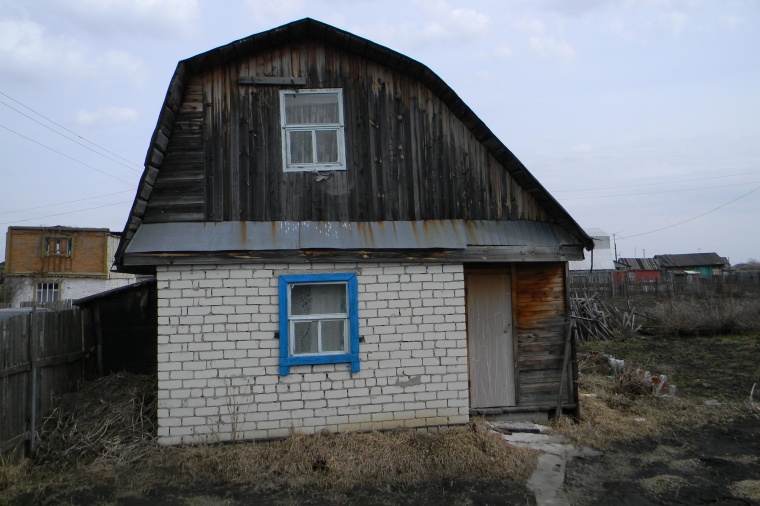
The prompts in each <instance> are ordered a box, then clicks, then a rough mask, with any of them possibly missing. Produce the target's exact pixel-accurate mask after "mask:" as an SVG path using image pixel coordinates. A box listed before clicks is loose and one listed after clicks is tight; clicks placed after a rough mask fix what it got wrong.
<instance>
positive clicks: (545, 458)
mask: <svg viewBox="0 0 760 506" xmlns="http://www.w3.org/2000/svg"><path fill="white" fill-rule="evenodd" d="M564 482H565V459H564V458H562V457H559V456H557V455H552V454H549V453H542V454H541V455H539V456H538V464H537V465H536V470H535V471H534V472H533V474H532V475H531V477H530V479H528V483H527V486H528V490H530V491H531V492H533V495H534V496H535V498H536V506H570V503H568V502H567V501H565V500H563V499H560V498H559V497H558V493H559V490H560V489H561V488H562V484H563V483H564Z"/></svg>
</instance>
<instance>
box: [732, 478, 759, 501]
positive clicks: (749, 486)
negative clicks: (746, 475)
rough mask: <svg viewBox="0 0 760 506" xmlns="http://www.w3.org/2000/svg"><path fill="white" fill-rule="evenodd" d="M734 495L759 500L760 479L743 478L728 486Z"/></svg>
mask: <svg viewBox="0 0 760 506" xmlns="http://www.w3.org/2000/svg"><path fill="white" fill-rule="evenodd" d="M728 489H729V490H730V491H731V493H732V494H733V496H734V497H738V498H740V499H746V500H748V501H752V502H760V480H744V481H738V482H736V483H732V484H731V485H729V486H728Z"/></svg>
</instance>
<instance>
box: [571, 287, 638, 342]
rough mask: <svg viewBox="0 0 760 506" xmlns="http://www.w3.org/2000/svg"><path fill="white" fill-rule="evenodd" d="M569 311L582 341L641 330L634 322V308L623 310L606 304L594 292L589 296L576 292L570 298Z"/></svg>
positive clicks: (609, 337)
mask: <svg viewBox="0 0 760 506" xmlns="http://www.w3.org/2000/svg"><path fill="white" fill-rule="evenodd" d="M570 312H571V316H572V317H573V319H575V322H576V329H577V332H578V338H579V339H582V340H584V341H590V340H607V339H612V338H613V337H615V336H629V335H633V334H636V333H637V332H638V331H639V330H641V325H639V324H637V323H636V314H637V313H636V311H635V309H633V308H631V309H629V310H625V309H620V308H617V307H615V306H612V305H610V304H606V303H605V302H603V301H602V300H600V299H599V298H598V296H597V294H596V293H594V294H592V295H591V296H588V295H587V294H583V296H579V295H578V294H577V293H576V294H575V296H573V297H571V298H570Z"/></svg>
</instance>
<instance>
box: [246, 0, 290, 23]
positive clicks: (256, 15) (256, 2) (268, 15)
mask: <svg viewBox="0 0 760 506" xmlns="http://www.w3.org/2000/svg"><path fill="white" fill-rule="evenodd" d="M246 7H247V8H248V10H249V11H250V12H251V15H252V16H253V20H254V21H255V22H256V23H258V24H260V25H263V26H269V27H270V28H273V27H274V26H273V25H275V24H280V23H286V22H289V21H293V20H294V19H295V18H297V17H302V16H301V14H300V13H301V12H302V11H303V8H304V2H303V0H290V1H284V0H248V1H247V2H246ZM270 25H272V26H270Z"/></svg>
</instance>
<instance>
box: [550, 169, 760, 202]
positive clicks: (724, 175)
mask: <svg viewBox="0 0 760 506" xmlns="http://www.w3.org/2000/svg"><path fill="white" fill-rule="evenodd" d="M750 174H760V172H758V171H751V172H739V173H737V174H723V175H720V176H710V177H700V178H694V179H680V180H677V181H663V182H660V183H641V184H630V185H625V186H607V187H599V188H585V189H581V190H555V191H553V192H552V193H569V192H586V191H597V190H620V189H624V188H640V187H642V186H660V185H664V184H678V183H691V182H693V181H707V180H710V179H723V178H727V177H736V176H747V175H750ZM583 198H585V197H583Z"/></svg>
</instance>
